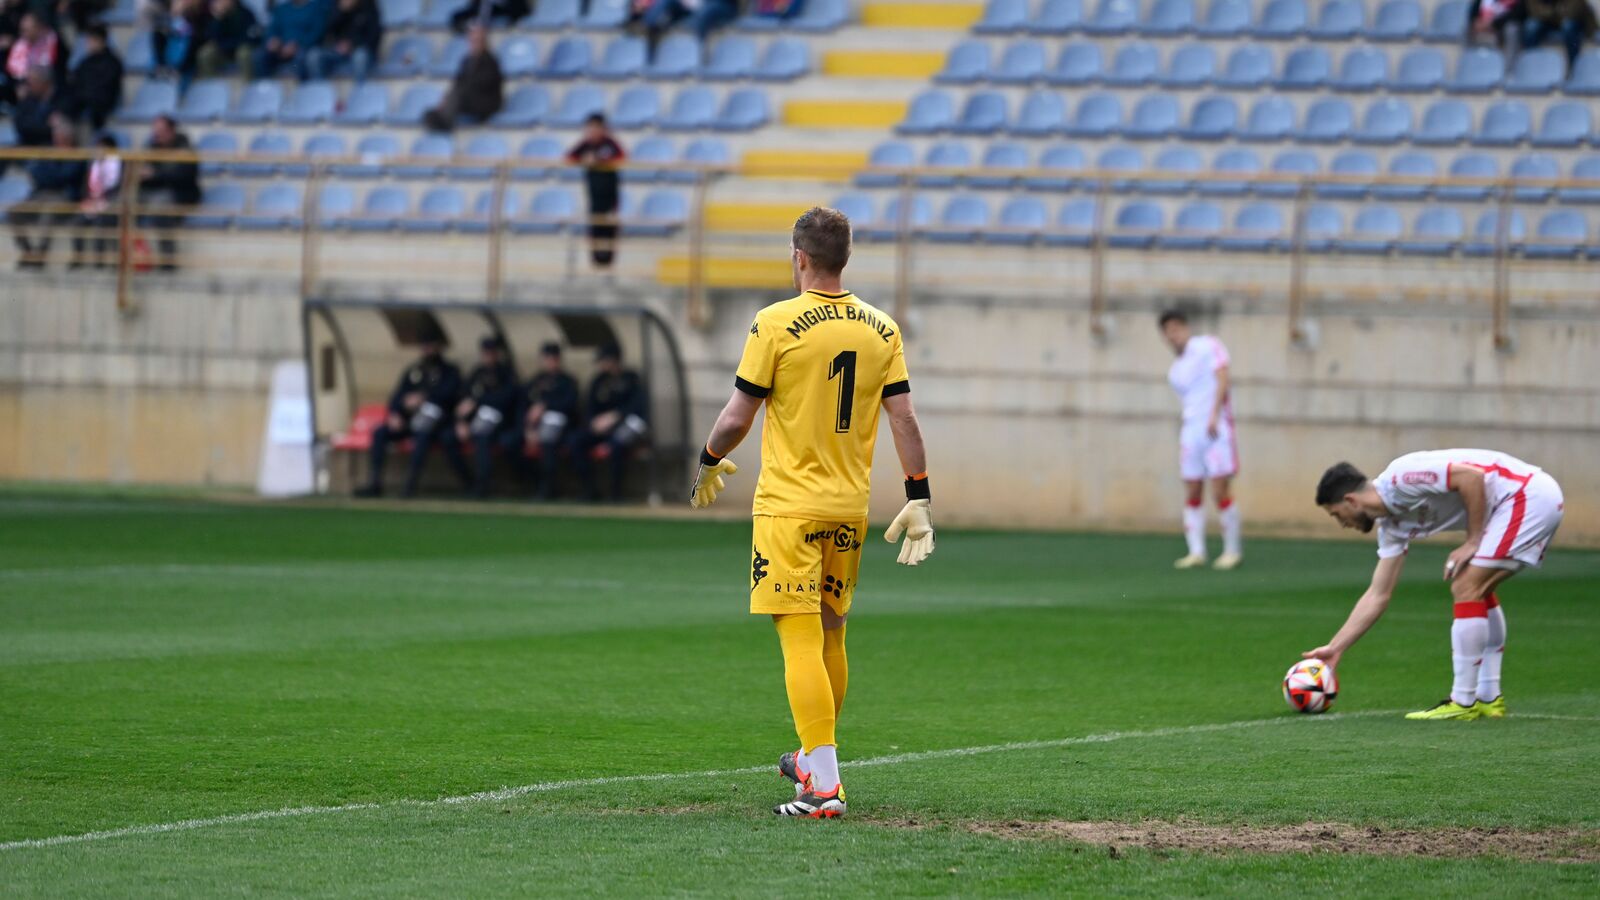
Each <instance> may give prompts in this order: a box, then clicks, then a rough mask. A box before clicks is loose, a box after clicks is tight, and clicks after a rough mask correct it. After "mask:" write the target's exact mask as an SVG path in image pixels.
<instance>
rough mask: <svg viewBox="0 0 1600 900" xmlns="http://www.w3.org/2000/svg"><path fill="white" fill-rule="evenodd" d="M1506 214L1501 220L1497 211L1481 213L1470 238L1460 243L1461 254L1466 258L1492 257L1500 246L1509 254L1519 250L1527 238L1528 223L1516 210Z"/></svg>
mask: <svg viewBox="0 0 1600 900" xmlns="http://www.w3.org/2000/svg"><path fill="white" fill-rule="evenodd" d="M1506 212H1508V213H1509V214H1508V215H1505V216H1504V217H1503V218H1502V213H1501V210H1498V209H1490V210H1485V211H1484V212H1483V213H1481V214H1480V215H1479V216H1478V223H1477V225H1475V226H1474V227H1473V229H1472V238H1471V239H1470V240H1467V241H1465V242H1463V243H1462V245H1461V252H1462V253H1464V254H1466V255H1468V256H1493V255H1494V254H1495V253H1496V252H1497V250H1498V249H1499V248H1500V247H1501V246H1502V245H1504V246H1505V248H1506V250H1507V251H1510V252H1515V251H1517V250H1520V249H1521V248H1522V242H1523V241H1524V240H1525V239H1526V238H1527V236H1528V221H1527V220H1526V219H1524V218H1523V217H1522V213H1521V212H1519V211H1518V210H1514V209H1513V210H1507V211H1506ZM1502 232H1504V234H1502Z"/></svg>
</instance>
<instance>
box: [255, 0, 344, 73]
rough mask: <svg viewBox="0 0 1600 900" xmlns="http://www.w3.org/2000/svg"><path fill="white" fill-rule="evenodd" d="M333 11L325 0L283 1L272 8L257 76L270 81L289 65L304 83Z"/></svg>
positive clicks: (257, 64)
mask: <svg viewBox="0 0 1600 900" xmlns="http://www.w3.org/2000/svg"><path fill="white" fill-rule="evenodd" d="M330 12H331V10H330V9H329V7H328V4H327V2H326V0H283V2H280V3H279V4H278V5H276V6H274V7H272V13H271V17H270V18H271V21H270V23H269V24H268V25H267V40H266V43H264V44H262V45H261V48H260V49H259V50H258V51H257V52H256V66H255V74H256V77H258V78H270V77H272V75H273V73H275V72H277V71H278V67H279V66H285V65H288V66H293V67H294V73H295V76H296V77H297V78H299V79H300V80H301V81H305V80H306V79H307V78H310V77H311V69H310V66H309V65H308V61H309V59H310V56H311V51H313V50H315V49H316V48H317V47H318V46H319V45H320V44H321V43H322V36H323V34H324V33H326V32H327V29H328V19H329V18H330Z"/></svg>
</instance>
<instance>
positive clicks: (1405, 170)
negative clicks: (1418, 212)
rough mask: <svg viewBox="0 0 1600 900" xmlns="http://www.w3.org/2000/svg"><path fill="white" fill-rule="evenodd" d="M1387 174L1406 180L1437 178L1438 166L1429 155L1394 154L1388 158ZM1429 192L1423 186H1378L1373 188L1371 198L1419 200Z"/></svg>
mask: <svg viewBox="0 0 1600 900" xmlns="http://www.w3.org/2000/svg"><path fill="white" fill-rule="evenodd" d="M1388 174H1390V175H1401V176H1405V177H1408V178H1437V177H1438V175H1439V164H1438V163H1437V162H1435V161H1434V158H1433V155H1432V154H1430V153H1415V152H1409V153H1396V154H1395V155H1394V156H1392V157H1390V158H1389V169H1388ZM1429 190H1430V188H1429V186H1428V185H1425V184H1380V185H1377V186H1375V187H1373V189H1372V196H1374V197H1376V198H1378V199H1379V200H1421V199H1423V198H1424V197H1426V196H1427V195H1428V191H1429Z"/></svg>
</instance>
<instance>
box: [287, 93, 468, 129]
mask: <svg viewBox="0 0 1600 900" xmlns="http://www.w3.org/2000/svg"><path fill="white" fill-rule="evenodd" d="M258 83H259V82H258ZM444 90H445V87H444V85H443V84H441V83H438V82H422V83H420V84H413V85H412V86H410V87H408V88H406V90H405V93H403V94H401V95H400V102H399V103H398V104H396V105H395V106H394V108H393V109H391V110H389V113H388V115H386V116H384V119H383V121H384V123H385V124H388V125H394V126H406V125H416V124H418V123H419V122H421V121H422V114H423V113H425V112H427V111H428V110H430V109H432V108H434V107H435V106H438V105H439V102H440V101H441V100H443V99H444Z"/></svg>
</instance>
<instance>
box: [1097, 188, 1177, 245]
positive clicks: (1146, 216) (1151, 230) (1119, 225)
mask: <svg viewBox="0 0 1600 900" xmlns="http://www.w3.org/2000/svg"><path fill="white" fill-rule="evenodd" d="M1165 222H1166V216H1165V215H1163V213H1162V212H1161V207H1160V206H1159V205H1157V204H1155V203H1151V202H1149V201H1147V200H1134V201H1132V202H1129V203H1124V204H1122V207H1121V208H1120V209H1118V210H1117V216H1116V218H1115V219H1114V220H1113V221H1112V225H1111V233H1110V234H1109V235H1108V236H1107V238H1106V243H1107V244H1109V245H1110V246H1112V247H1131V248H1138V249H1141V250H1142V249H1144V248H1146V247H1149V246H1150V245H1151V244H1153V243H1155V240H1156V235H1157V234H1159V233H1160V232H1161V229H1162V226H1163V225H1164V224H1165Z"/></svg>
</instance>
